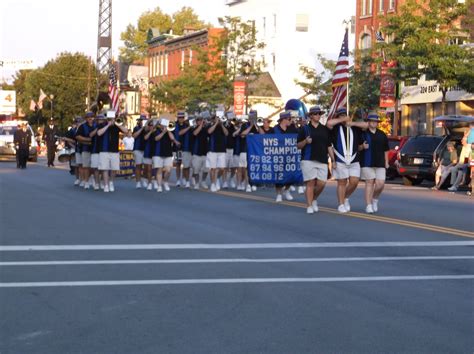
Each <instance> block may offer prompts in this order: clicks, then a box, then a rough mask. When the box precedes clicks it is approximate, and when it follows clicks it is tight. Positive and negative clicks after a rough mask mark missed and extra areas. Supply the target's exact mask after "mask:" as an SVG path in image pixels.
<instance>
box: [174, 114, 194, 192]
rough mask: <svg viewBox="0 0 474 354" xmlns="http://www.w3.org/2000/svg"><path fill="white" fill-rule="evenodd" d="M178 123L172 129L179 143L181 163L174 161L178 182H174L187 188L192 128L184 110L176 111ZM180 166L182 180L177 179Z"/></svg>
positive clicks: (189, 182)
mask: <svg viewBox="0 0 474 354" xmlns="http://www.w3.org/2000/svg"><path fill="white" fill-rule="evenodd" d="M177 117H178V124H176V129H175V131H174V133H175V138H176V140H178V141H179V142H180V143H181V147H180V148H179V151H181V163H180V165H178V161H177V162H176V178H177V179H178V182H179V183H178V182H176V186H177V187H179V186H180V185H181V184H182V185H183V186H184V187H185V188H189V187H190V186H191V181H190V180H189V170H190V168H191V159H192V155H191V143H192V136H193V135H192V128H191V126H190V125H189V121H188V120H187V119H186V113H185V112H178V114H177ZM181 166H182V167H183V181H182V183H181V181H179V179H180V178H179V177H180V176H181V175H180V172H181Z"/></svg>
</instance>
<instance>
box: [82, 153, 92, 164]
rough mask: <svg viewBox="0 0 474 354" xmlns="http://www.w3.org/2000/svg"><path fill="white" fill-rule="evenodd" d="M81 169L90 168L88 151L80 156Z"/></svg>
mask: <svg viewBox="0 0 474 354" xmlns="http://www.w3.org/2000/svg"><path fill="white" fill-rule="evenodd" d="M81 158H82V167H91V153H90V152H89V151H83V152H82V154H81Z"/></svg>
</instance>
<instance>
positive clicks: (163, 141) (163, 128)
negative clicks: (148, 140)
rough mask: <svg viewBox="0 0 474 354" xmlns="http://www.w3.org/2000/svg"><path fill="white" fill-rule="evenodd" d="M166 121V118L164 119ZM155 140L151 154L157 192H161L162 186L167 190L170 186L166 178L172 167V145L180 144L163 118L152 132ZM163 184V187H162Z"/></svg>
mask: <svg viewBox="0 0 474 354" xmlns="http://www.w3.org/2000/svg"><path fill="white" fill-rule="evenodd" d="M165 122H166V120H165ZM152 136H153V137H154V140H155V152H154V154H153V168H156V169H157V171H156V182H157V184H158V188H157V190H156V191H157V192H158V193H161V192H162V191H163V187H164V188H165V191H167V192H169V190H170V186H169V184H168V180H169V178H170V174H171V168H172V167H173V146H172V143H174V144H175V145H176V146H177V147H179V146H181V144H180V143H179V141H177V140H176V139H175V137H174V135H173V133H172V132H170V131H168V124H167V123H164V122H163V120H162V122H161V123H160V124H159V125H156V126H155V132H154V134H152ZM162 186H163V187H162Z"/></svg>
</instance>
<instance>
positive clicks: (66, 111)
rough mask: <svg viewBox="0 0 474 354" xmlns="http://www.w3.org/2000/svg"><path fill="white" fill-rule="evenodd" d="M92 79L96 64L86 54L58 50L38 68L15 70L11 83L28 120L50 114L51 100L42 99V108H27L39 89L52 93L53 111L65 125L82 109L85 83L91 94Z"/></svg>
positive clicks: (92, 89) (92, 87) (34, 120)
mask: <svg viewBox="0 0 474 354" xmlns="http://www.w3.org/2000/svg"><path fill="white" fill-rule="evenodd" d="M89 74H90V76H89ZM96 83H97V74H96V68H95V66H94V64H93V63H91V62H90V61H89V58H88V57H86V56H85V55H83V54H81V53H74V54H73V53H61V54H59V55H58V57H56V58H55V59H53V60H50V61H48V62H47V63H46V64H45V65H44V66H43V67H42V68H39V69H36V70H21V71H19V72H17V73H16V76H15V78H14V83H13V85H14V87H15V90H16V91H17V104H18V106H19V107H21V109H22V110H23V111H24V112H25V113H29V116H28V119H29V120H30V121H31V122H32V123H36V122H37V120H38V118H39V117H41V116H44V117H50V115H51V100H50V99H49V98H46V99H44V101H43V109H42V112H41V113H36V114H35V113H32V112H30V110H29V106H30V101H31V100H32V99H33V100H34V101H35V102H37V101H38V97H39V93H40V89H42V90H43V91H44V93H45V94H46V95H48V96H49V95H54V98H53V115H54V117H55V118H56V119H57V120H58V123H59V124H60V126H61V127H62V128H65V127H67V126H68V125H70V124H71V122H72V118H73V117H74V116H75V115H80V114H83V113H84V111H85V110H86V108H87V107H86V97H87V94H88V85H89V89H90V92H91V96H95V91H96ZM37 114H39V115H40V116H39V117H38V115H37ZM41 119H42V118H41ZM40 123H44V121H42V122H40Z"/></svg>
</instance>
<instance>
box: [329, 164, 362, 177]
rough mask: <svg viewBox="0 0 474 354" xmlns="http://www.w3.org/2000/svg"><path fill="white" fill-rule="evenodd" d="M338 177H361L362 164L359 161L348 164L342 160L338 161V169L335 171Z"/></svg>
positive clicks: (335, 175)
mask: <svg viewBox="0 0 474 354" xmlns="http://www.w3.org/2000/svg"><path fill="white" fill-rule="evenodd" d="M334 177H335V178H336V179H347V178H349V177H357V178H360V165H359V163H358V162H353V163H351V164H350V165H346V164H345V163H342V162H336V171H335V172H334Z"/></svg>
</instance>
